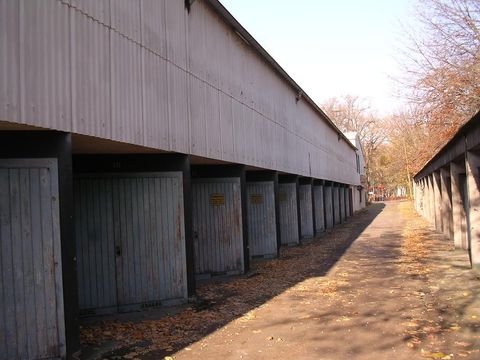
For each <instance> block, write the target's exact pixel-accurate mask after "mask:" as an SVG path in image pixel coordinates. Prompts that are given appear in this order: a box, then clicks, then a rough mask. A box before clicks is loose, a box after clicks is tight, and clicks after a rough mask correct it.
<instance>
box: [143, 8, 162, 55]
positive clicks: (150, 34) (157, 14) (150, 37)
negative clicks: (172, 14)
mask: <svg viewBox="0 0 480 360" xmlns="http://www.w3.org/2000/svg"><path fill="white" fill-rule="evenodd" d="M165 1H168V0H142V1H140V6H141V16H142V18H141V20H142V44H143V45H144V46H145V47H146V48H147V49H149V50H151V51H152V52H153V53H155V54H158V55H160V56H161V57H162V58H163V59H166V57H167V23H166V22H167V20H166V16H167V14H166V8H165V6H166V5H165Z"/></svg>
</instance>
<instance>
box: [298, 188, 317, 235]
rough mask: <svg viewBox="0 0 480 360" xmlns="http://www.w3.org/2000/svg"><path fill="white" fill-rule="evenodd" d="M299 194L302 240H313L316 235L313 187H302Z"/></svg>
mask: <svg viewBox="0 0 480 360" xmlns="http://www.w3.org/2000/svg"><path fill="white" fill-rule="evenodd" d="M298 193H299V197H300V229H301V231H302V234H301V235H302V238H311V237H313V235H314V229H313V207H312V205H313V203H312V185H310V184H305V185H300V186H299V191H298Z"/></svg>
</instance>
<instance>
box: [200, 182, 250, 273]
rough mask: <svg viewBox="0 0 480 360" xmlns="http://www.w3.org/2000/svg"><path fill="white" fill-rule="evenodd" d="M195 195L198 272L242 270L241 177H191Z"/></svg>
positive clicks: (241, 271) (239, 271) (233, 271)
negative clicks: (193, 178)
mask: <svg viewBox="0 0 480 360" xmlns="http://www.w3.org/2000/svg"><path fill="white" fill-rule="evenodd" d="M192 198H193V199H192V224H193V236H194V245H195V273H196V274H197V275H204V276H211V275H220V274H227V275H233V274H241V273H243V271H244V257H243V256H244V253H243V228H242V221H243V218H242V199H241V188H240V179H239V178H218V179H195V180H192ZM245 221H246V219H245Z"/></svg>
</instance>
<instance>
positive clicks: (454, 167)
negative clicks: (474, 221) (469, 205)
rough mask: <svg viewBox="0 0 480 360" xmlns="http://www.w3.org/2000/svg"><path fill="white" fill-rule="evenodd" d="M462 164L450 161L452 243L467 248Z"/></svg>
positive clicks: (460, 247) (457, 246) (463, 170)
mask: <svg viewBox="0 0 480 360" xmlns="http://www.w3.org/2000/svg"><path fill="white" fill-rule="evenodd" d="M464 173H465V169H464V167H463V165H458V164H456V163H454V162H452V163H450V179H451V184H450V186H451V192H452V230H453V243H454V245H455V247H456V248H458V249H465V250H466V249H468V243H467V221H466V216H467V215H466V212H465V204H464V200H463V196H462V193H463V187H464V185H463V183H464V179H465V175H464Z"/></svg>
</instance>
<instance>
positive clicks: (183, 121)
mask: <svg viewBox="0 0 480 360" xmlns="http://www.w3.org/2000/svg"><path fill="white" fill-rule="evenodd" d="M167 69H168V109H169V118H170V122H169V128H170V149H171V150H173V151H178V152H181V153H188V152H189V151H190V148H189V142H190V134H189V112H188V110H189V108H188V89H187V74H186V73H185V71H183V70H181V69H179V68H178V67H176V66H174V65H171V64H170V63H168V65H167ZM215 111H217V112H218V111H219V110H218V105H217V107H215Z"/></svg>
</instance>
